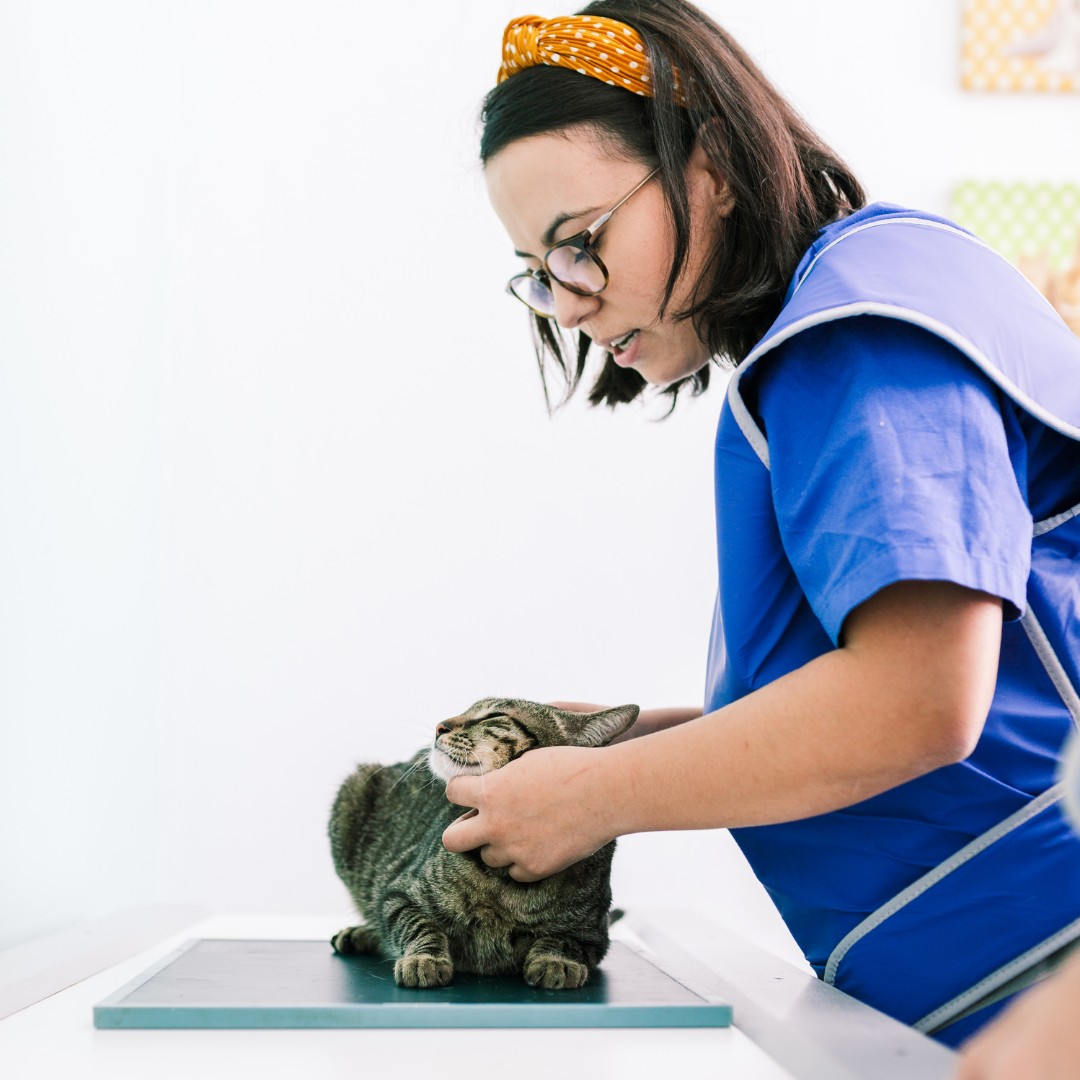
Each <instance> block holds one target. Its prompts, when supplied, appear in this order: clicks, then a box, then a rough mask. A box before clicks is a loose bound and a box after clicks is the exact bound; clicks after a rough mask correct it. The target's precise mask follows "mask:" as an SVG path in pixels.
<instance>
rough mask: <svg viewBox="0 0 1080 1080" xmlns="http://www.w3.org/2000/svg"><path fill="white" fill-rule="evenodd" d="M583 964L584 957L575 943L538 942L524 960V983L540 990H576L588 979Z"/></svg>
mask: <svg viewBox="0 0 1080 1080" xmlns="http://www.w3.org/2000/svg"><path fill="white" fill-rule="evenodd" d="M585 961H586V956H585V953H584V951H583V949H582V948H581V945H580V944H578V943H577V942H575V941H571V940H567V939H564V938H557V937H542V938H537V939H536V941H534V942H533V944H532V946H531V947H530V948H529V951H528V953H527V954H526V956H525V968H524V974H525V981H526V982H527V983H528V984H529V985H530V986H538V987H540V988H541V989H543V990H576V989H577V988H578V987H579V986H584V985H585V980H586V979H588V977H589V966H588V964H587V963H586V962H585Z"/></svg>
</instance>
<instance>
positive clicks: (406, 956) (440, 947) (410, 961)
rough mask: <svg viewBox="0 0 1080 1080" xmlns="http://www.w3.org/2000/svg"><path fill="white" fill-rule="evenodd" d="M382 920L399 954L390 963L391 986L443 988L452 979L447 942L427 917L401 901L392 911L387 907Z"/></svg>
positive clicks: (448, 944) (437, 927)
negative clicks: (384, 919)
mask: <svg viewBox="0 0 1080 1080" xmlns="http://www.w3.org/2000/svg"><path fill="white" fill-rule="evenodd" d="M385 918H386V923H387V925H388V927H389V928H390V932H391V934H392V935H393V940H394V945H395V946H396V951H397V952H399V953H401V954H402V955H401V956H400V957H399V958H398V959H397V961H395V963H394V982H396V983H397V984H398V986H408V987H435V986H447V985H448V984H449V983H450V980H451V979H452V978H453V977H454V962H453V961H452V960H451V959H450V942H449V940H448V939H447V937H446V934H445V933H444V932H443V931H442V930H441V929H440V928H439V926H438V925H437V924H436V923H435V922H434V921H433V920H432V919H431V917H430V916H428V915H426V914H425V913H424V912H422V911H421V910H420V909H419V908H417V907H415V906H414V905H413V904H412V902H410V901H407V900H402V901H401V902H400V906H398V907H396V908H394V907H392V906H391V904H388V905H387V910H386V915H385Z"/></svg>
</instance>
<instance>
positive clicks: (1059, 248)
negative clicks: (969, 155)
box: [951, 181, 1080, 334]
mask: <svg viewBox="0 0 1080 1080" xmlns="http://www.w3.org/2000/svg"><path fill="white" fill-rule="evenodd" d="M951 216H952V218H953V220H954V221H956V223H957V224H958V225H962V226H964V228H965V229H970V230H971V231H972V232H973V233H975V235H976V236H978V237H979V238H980V239H981V240H984V241H986V243H988V244H989V245H990V246H991V247H993V248H995V249H996V250H997V251H999V252H1001V254H1002V255H1004V256H1005V257H1006V258H1007V259H1009V260H1010V261H1011V262H1013V263H1014V264H1015V265H1016V266H1017V268H1018V269H1019V270H1020V271H1021V273H1023V274H1024V275H1025V277H1027V278H1028V279H1029V280H1030V281H1031V282H1032V283H1033V284H1034V285H1035V286H1036V287H1037V288H1038V289H1039V291H1040V292H1042V294H1043V295H1044V296H1045V297H1046V298H1047V299H1048V300H1049V301H1050V303H1051V304H1053V306H1054V307H1055V308H1056V309H1057V312H1058V314H1059V315H1061V317H1062V318H1063V319H1064V320H1065V322H1066V323H1067V324H1068V325H1069V327H1070V329H1071V330H1072V331H1073V332H1074V333H1076V334H1080V184H1005V183H977V182H974V181H970V182H965V183H962V184H960V185H958V186H957V188H956V189H955V191H954V192H953V198H952V208H951Z"/></svg>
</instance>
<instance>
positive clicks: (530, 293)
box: [510, 274, 555, 317]
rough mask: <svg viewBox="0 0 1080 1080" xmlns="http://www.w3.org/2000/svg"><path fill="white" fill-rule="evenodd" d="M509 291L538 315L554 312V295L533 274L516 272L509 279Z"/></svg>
mask: <svg viewBox="0 0 1080 1080" xmlns="http://www.w3.org/2000/svg"><path fill="white" fill-rule="evenodd" d="M510 291H511V292H512V293H513V294H514V295H515V296H516V297H517V298H518V299H519V300H520V301H521V302H522V303H523V304H528V306H529V307H531V308H532V309H533V311H535V312H537V313H538V314H540V315H547V316H549V317H550V316H551V315H554V314H555V297H554V296H552V295H551V289H550V288H548V286H547V285H546V284H545V283H544V282H543V281H541V280H540V278H538V277H537V276H536V275H535V274H518V275H516V276H515V277H512V278H511V279H510Z"/></svg>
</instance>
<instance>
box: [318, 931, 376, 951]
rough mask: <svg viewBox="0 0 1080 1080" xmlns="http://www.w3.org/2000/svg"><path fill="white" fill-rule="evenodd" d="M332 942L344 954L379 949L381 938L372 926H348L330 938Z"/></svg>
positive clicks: (335, 949) (336, 949) (335, 948)
mask: <svg viewBox="0 0 1080 1080" xmlns="http://www.w3.org/2000/svg"><path fill="white" fill-rule="evenodd" d="M330 944H331V945H333V947H334V952H336V953H341V955H342V956H351V955H354V954H356V953H373V952H378V951H379V940H378V938H376V936H375V933H374V931H373V930H372V929H371V927H370V926H346V927H345V929H344V930H339V931H338V932H337V933H336V934H335V935H334V936H333V937H332V938H331V939H330Z"/></svg>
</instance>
